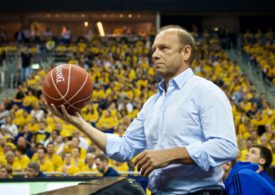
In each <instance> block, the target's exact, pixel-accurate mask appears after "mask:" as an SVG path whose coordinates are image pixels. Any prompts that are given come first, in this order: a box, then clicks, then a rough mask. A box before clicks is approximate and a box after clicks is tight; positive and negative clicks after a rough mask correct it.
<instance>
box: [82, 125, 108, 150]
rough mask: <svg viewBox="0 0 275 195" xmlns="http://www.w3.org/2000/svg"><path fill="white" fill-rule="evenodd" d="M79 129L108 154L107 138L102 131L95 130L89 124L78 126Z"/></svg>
mask: <svg viewBox="0 0 275 195" xmlns="http://www.w3.org/2000/svg"><path fill="white" fill-rule="evenodd" d="M77 128H79V129H80V130H81V132H83V133H84V134H85V135H87V136H88V138H90V139H91V140H92V142H93V143H94V144H95V145H96V146H98V147H99V148H100V149H101V150H102V151H104V152H106V145H107V136H106V134H105V133H103V132H102V131H100V130H98V129H96V128H94V127H93V126H91V125H90V124H89V123H87V122H83V123H81V124H79V125H77Z"/></svg>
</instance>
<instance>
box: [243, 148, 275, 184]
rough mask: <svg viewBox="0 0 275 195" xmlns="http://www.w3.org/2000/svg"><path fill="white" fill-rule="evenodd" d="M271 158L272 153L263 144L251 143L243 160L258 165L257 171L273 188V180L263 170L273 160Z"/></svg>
mask: <svg viewBox="0 0 275 195" xmlns="http://www.w3.org/2000/svg"><path fill="white" fill-rule="evenodd" d="M272 158H273V157H272V153H271V151H270V150H269V149H268V148H267V147H265V146H263V145H253V146H252V147H251V148H250V149H249V152H248V154H247V155H246V158H245V160H246V161H247V162H251V163H255V164H257V165H258V167H259V168H258V170H257V172H258V173H259V174H260V175H261V176H262V177H263V178H265V179H266V180H267V181H268V182H269V183H270V184H271V185H272V186H273V187H274V188H275V182H274V181H273V180H272V179H271V178H270V177H269V176H268V175H267V174H266V172H265V171H266V169H267V168H269V167H270V165H271V163H272V161H273V159H272Z"/></svg>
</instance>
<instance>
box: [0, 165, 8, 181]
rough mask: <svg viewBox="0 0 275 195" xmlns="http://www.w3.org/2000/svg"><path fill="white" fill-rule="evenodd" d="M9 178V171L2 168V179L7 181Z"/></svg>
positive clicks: (0, 175)
mask: <svg viewBox="0 0 275 195" xmlns="http://www.w3.org/2000/svg"><path fill="white" fill-rule="evenodd" d="M5 178H8V171H7V169H6V168H3V167H2V168H1V169H0V179H5Z"/></svg>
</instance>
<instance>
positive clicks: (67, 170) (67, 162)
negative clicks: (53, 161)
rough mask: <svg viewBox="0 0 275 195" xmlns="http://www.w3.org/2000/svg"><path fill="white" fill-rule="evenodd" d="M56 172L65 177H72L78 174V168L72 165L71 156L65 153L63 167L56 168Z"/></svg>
mask: <svg viewBox="0 0 275 195" xmlns="http://www.w3.org/2000/svg"><path fill="white" fill-rule="evenodd" d="M57 171H58V172H63V173H64V174H65V175H68V176H74V175H75V174H77V173H78V172H79V167H78V166H76V165H75V164H74V163H73V159H72V154H71V153H70V152H65V154H64V159H63V165H62V166H61V167H59V168H58V170H57Z"/></svg>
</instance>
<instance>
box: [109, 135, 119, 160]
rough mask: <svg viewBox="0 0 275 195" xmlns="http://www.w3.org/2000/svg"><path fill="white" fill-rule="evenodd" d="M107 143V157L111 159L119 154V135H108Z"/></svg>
mask: <svg viewBox="0 0 275 195" xmlns="http://www.w3.org/2000/svg"><path fill="white" fill-rule="evenodd" d="M106 136H107V143H106V155H107V157H108V158H110V157H111V156H112V155H113V154H115V153H116V152H118V148H119V147H118V146H117V145H118V139H119V137H118V135H114V134H109V133H106Z"/></svg>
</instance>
